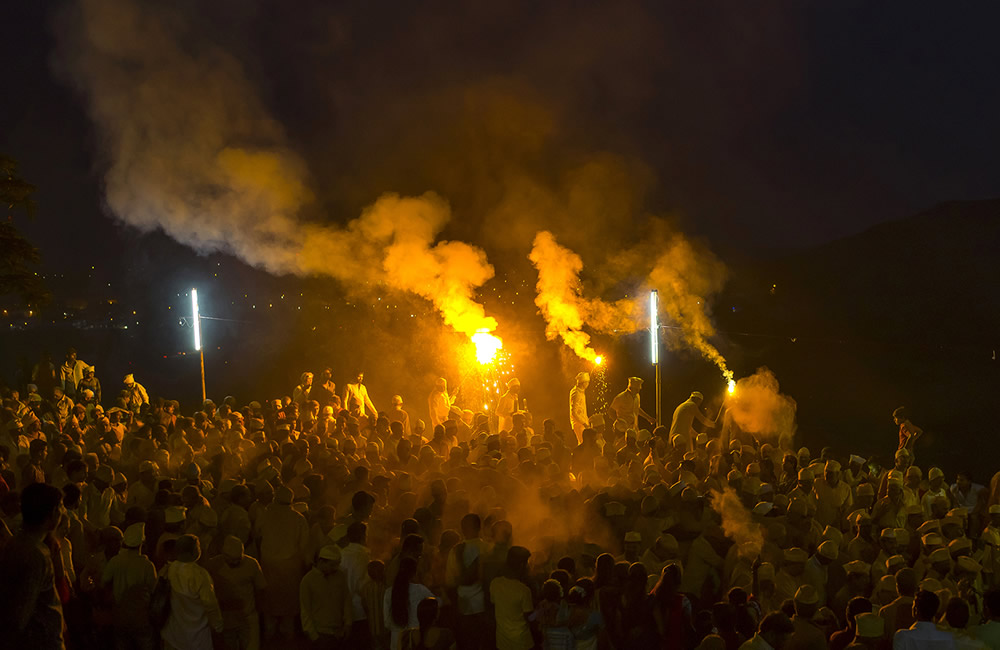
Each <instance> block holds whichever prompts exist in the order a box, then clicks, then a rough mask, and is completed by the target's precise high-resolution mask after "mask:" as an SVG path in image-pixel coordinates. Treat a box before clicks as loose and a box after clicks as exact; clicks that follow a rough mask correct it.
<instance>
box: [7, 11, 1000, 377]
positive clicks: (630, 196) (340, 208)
mask: <svg viewBox="0 0 1000 650" xmlns="http://www.w3.org/2000/svg"><path fill="white" fill-rule="evenodd" d="M109 3H110V4H112V5H114V4H119V5H121V6H126V7H142V8H143V9H142V10H141V11H140V13H142V12H144V11H147V10H148V8H149V7H152V6H154V5H153V4H148V3H142V2H138V0H136V1H135V2H133V1H131V0H85V2H84V3H83V4H89V5H104V4H109ZM75 5H76V3H41V2H21V3H13V4H11V5H10V6H8V7H5V13H4V22H3V26H2V29H3V37H2V38H0V55H2V60H3V61H4V74H3V77H2V79H3V84H4V96H3V100H2V101H0V153H3V154H5V155H7V156H10V157H12V158H14V159H16V160H17V161H19V163H20V165H21V167H20V170H21V174H22V176H23V177H24V178H26V179H27V180H29V181H31V182H33V183H35V184H36V185H37V186H38V193H37V196H36V199H37V202H38V208H39V209H38V214H37V218H36V219H35V220H33V221H27V220H19V221H18V225H19V226H21V227H22V228H23V230H24V232H25V233H26V234H27V235H28V237H29V238H30V239H31V240H32V241H33V242H34V243H35V244H37V245H38V246H39V248H40V249H41V252H42V255H43V268H42V269H41V270H42V271H43V272H44V273H45V274H46V275H47V276H49V277H50V288H52V289H53V290H54V292H55V293H57V294H60V292H61V290H62V289H64V288H65V286H72V287H73V290H74V291H81V292H83V293H84V294H86V295H85V296H84V298H85V299H89V300H90V301H91V302H93V301H94V300H95V299H101V300H103V299H105V298H107V297H113V298H114V300H116V301H119V303H121V302H124V303H127V306H128V307H130V306H133V305H136V306H138V311H139V312H140V314H139V317H140V318H142V317H143V313H149V312H150V310H152V309H154V307H155V308H157V309H159V308H162V309H164V310H165V309H166V307H167V303H169V302H171V301H172V302H174V303H176V306H177V307H178V308H179V307H180V306H182V305H183V304H184V302H185V300H186V294H184V293H183V292H184V290H185V288H186V287H189V286H191V285H192V283H193V282H195V281H200V282H204V283H205V284H208V283H209V282H211V281H213V280H215V279H217V282H218V286H216V287H215V288H214V291H215V298H216V301H215V309H216V313H217V315H226V316H231V317H233V319H234V321H238V320H240V319H247V318H251V316H247V314H248V313H251V312H247V311H246V309H248V306H247V305H244V306H243V310H242V311H239V312H238V313H237V312H236V311H233V312H232V313H230V312H226V313H225V314H223V311H222V308H220V307H219V304H224V303H225V300H224V299H223V300H219V298H220V297H222V296H223V295H224V296H225V297H226V298H230V297H232V298H233V300H232V301H230V302H231V303H232V306H233V307H234V310H235V309H236V308H237V307H239V304H238V300H237V298H238V296H239V295H241V294H242V292H243V290H244V288H245V287H246V286H248V285H253V288H254V289H257V290H259V291H261V292H264V291H266V292H267V295H268V297H267V298H266V299H267V300H278V299H279V298H278V296H279V295H283V294H284V293H288V295H289V296H292V295H295V293H294V292H298V291H299V290H300V289H301V287H300V286H299V285H295V286H294V287H292V286H290V285H287V284H282V283H281V281H280V280H276V281H275V282H274V283H273V284H271V285H266V286H265V284H264V283H263V281H262V280H261V279H260V275H259V274H258V275H254V274H250V273H249V272H248V271H247V270H246V269H245V268H242V265H241V264H240V263H238V262H236V261H234V260H233V259H232V258H229V257H228V256H226V255H214V256H211V257H198V256H196V255H195V253H193V252H192V251H190V250H189V249H186V248H184V247H182V246H180V245H178V244H175V243H173V242H171V241H169V239H168V238H167V237H165V236H164V235H162V234H156V233H152V234H150V233H142V232H140V230H138V229H136V228H134V227H132V226H127V225H125V224H124V223H123V222H122V221H121V220H120V219H119V218H118V217H116V216H114V215H112V214H111V213H110V212H111V211H110V210H108V209H107V208H106V206H105V198H104V180H105V173H106V171H107V168H108V161H109V155H111V154H109V152H108V147H107V143H106V142H105V136H104V134H103V133H102V132H101V130H100V129H99V128H96V127H95V123H94V121H93V120H92V115H91V114H89V113H88V107H87V102H86V100H85V98H84V97H83V96H82V95H81V93H80V92H78V89H79V88H78V86H77V80H75V79H74V76H73V73H72V72H71V70H72V68H73V65H72V63H73V62H72V61H68V60H67V57H69V58H72V56H73V54H72V52H73V50H72V49H71V48H70V49H67V48H66V47H65V34H66V30H67V29H69V30H72V29H73V27H72V26H71V27H67V22H69V23H72V21H71V20H69V21H67V16H69V17H72V15H73V13H72V12H73V10H74V7H75ZM157 11H159V9H157ZM162 11H163V15H164V16H168V17H169V24H167V23H165V27H164V31H165V32H169V33H170V34H171V38H173V39H176V43H177V47H178V48H180V49H181V50H184V51H190V52H194V53H199V52H203V51H218V52H223V53H225V55H226V56H227V57H231V59H232V60H233V61H235V62H238V67H239V69H240V72H241V79H242V80H243V82H244V83H245V87H246V89H247V91H248V92H249V93H251V94H252V95H253V97H254V98H255V99H256V100H257V101H259V103H260V105H261V106H262V111H263V112H264V113H265V114H266V115H267V117H268V118H269V119H270V120H272V121H273V122H274V124H277V125H278V127H277V128H278V129H279V130H280V131H281V133H282V135H281V138H280V140H281V143H282V146H284V147H287V148H288V149H289V150H290V151H292V152H294V155H295V156H296V157H297V159H299V160H301V161H302V164H303V167H304V172H303V174H304V176H305V177H306V178H307V182H308V187H309V190H310V192H311V193H312V195H313V200H312V201H310V202H309V204H308V205H307V206H306V208H305V211H306V212H307V214H306V215H305V216H306V217H307V218H308V219H311V220H313V221H317V222H329V223H336V224H343V223H346V222H347V221H349V220H350V219H353V218H355V217H356V216H357V215H358V214H359V213H360V212H361V210H362V209H363V208H364V207H365V206H367V205H370V204H371V203H372V202H373V201H374V200H375V199H376V198H377V197H379V196H380V195H381V194H383V193H384V192H390V191H394V192H400V193H402V194H405V195H419V194H421V193H423V192H426V191H433V192H436V193H437V194H439V195H440V196H441V197H443V198H444V199H446V200H447V201H448V202H450V204H451V208H452V213H453V215H454V216H453V219H452V221H451V222H450V223H449V224H448V226H447V227H446V229H445V231H444V232H443V236H444V237H447V238H454V239H460V240H463V241H468V242H470V243H473V244H475V245H477V246H480V247H482V248H483V249H484V250H485V251H486V253H487V254H488V256H489V259H490V261H491V262H492V263H493V265H494V266H495V267H496V269H497V276H498V280H497V281H496V283H495V284H494V285H493V286H490V287H489V294H490V295H493V294H497V295H499V294H503V297H502V298H497V299H496V301H500V302H502V301H505V300H506V301H510V300H512V295H515V294H516V295H520V294H521V292H523V295H520V300H522V301H524V302H525V303H526V305H524V306H522V313H523V314H528V315H530V314H531V313H532V312H533V311H534V307H533V306H532V305H531V300H530V298H531V297H532V295H533V293H532V290H531V285H532V283H533V279H532V278H533V275H532V273H533V271H532V269H531V267H530V264H528V262H527V260H526V256H527V253H528V250H530V247H531V237H532V236H533V235H534V232H535V231H536V230H537V229H539V228H542V227H544V228H550V229H552V230H553V232H555V234H556V235H557V236H558V237H559V238H560V240H561V241H564V242H566V243H567V245H569V246H570V247H571V248H573V249H574V250H576V251H578V252H579V253H580V254H581V255H582V256H583V258H584V260H585V262H587V263H588V264H589V263H590V262H591V261H599V260H602V259H603V258H604V257H606V256H607V255H608V254H609V253H611V252H613V251H614V250H615V249H616V248H617V247H619V246H626V245H630V244H633V243H635V241H636V240H637V239H638V238H639V237H640V235H639V233H640V230H641V228H640V226H641V225H642V224H643V223H644V221H645V220H646V219H647V218H648V217H649V215H661V216H666V217H668V218H669V219H671V220H672V223H675V224H676V225H677V227H678V228H679V229H680V230H682V231H683V232H685V233H687V234H688V235H689V236H693V237H695V238H697V239H699V240H700V241H703V242H704V243H705V244H706V245H707V246H708V247H710V248H711V249H713V250H714V251H715V253H716V254H717V255H718V257H720V258H721V259H723V260H725V261H727V262H729V261H732V260H736V259H741V258H744V259H745V258H761V257H767V256H770V255H772V254H773V253H776V252H791V251H802V250H807V249H809V248H811V247H814V246H817V245H821V244H825V243H829V242H832V241H835V240H837V239H840V238H842V237H845V236H848V235H850V234H853V233H857V232H860V231H863V230H865V229H867V228H870V227H872V226H874V225H876V224H880V223H883V222H886V221H891V220H896V219H901V218H904V217H908V216H910V215H913V214H915V213H917V212H920V211H922V210H925V209H928V208H930V207H931V206H933V205H935V204H937V203H940V202H943V201H952V200H969V199H981V198H992V197H997V196H1000V159H998V157H997V156H996V155H995V151H994V150H995V148H996V147H995V146H994V143H995V142H996V141H997V140H998V136H1000V133H998V131H1000V121H998V120H997V115H1000V85H998V84H997V83H996V63H997V61H998V60H1000V41H998V40H997V39H996V37H995V26H996V24H997V22H998V19H1000V6H998V5H996V4H995V3H977V4H976V5H962V6H950V5H941V4H931V3H912V2H880V3H872V2H854V1H845V0H838V1H837V2H814V3H800V2H773V3H765V4H761V3H748V2H729V3H701V2H646V3H643V2H627V1H623V2H602V3H587V2H562V1H555V2H527V1H523V2H522V1H511V2H501V3H485V2H479V3H458V4H456V3H450V2H443V1H431V2H419V3H402V2H399V3H387V2H375V3H373V2H339V3H329V2H321V1H319V0H302V1H299V2H295V3H291V4H290V3H279V2H247V1H245V0H222V1H219V2H213V3H204V2H194V1H190V0H189V1H182V2H176V3H170V8H169V9H166V8H164V9H163V10H162ZM168 12H169V13H168ZM60 16H62V18H61V19H60ZM117 27H121V26H120V25H118V26H117ZM140 78H141V77H140ZM138 86H141V83H140V84H137V92H138V90H139V88H138ZM211 90H212V88H208V87H206V88H199V89H193V92H192V93H191V94H192V95H194V96H197V93H198V92H205V94H206V95H209V94H211ZM165 103H166V104H167V106H165V107H164V108H165V110H166V111H169V110H170V106H169V104H170V102H169V100H168V101H166V102H165ZM179 106H181V107H182V109H183V107H185V106H190V104H189V103H179ZM192 137H194V136H192ZM252 139H253V138H250V140H252ZM243 144H251V145H252V144H253V143H252V142H250V143H243ZM92 266H93V267H94V268H93V269H91V267H92ZM184 266H190V268H186V269H184V270H180V267H184ZM219 269H225V271H226V273H220V274H219V275H215V274H216V273H217V272H218V270H219ZM230 271H231V272H230ZM508 279H509V280H510V284H509V285H507V286H506V288H505V287H504V286H503V282H504V280H508ZM108 283H112V284H108ZM205 284H203V285H202V286H205ZM498 284H499V285H500V286H499V287H498V286H497V285H498ZM310 286H312V287H313V288H314V289H315V287H316V286H317V285H310ZM768 286H769V285H768ZM204 292H205V295H206V296H207V297H212V296H213V288H211V287H208V288H205V289H204ZM319 292H320V293H322V291H321V290H320V291H319ZM99 294H100V295H99ZM112 294H113V295H112ZM272 294H273V295H272ZM59 298H60V299H65V298H66V296H65V291H62V294H61V295H59ZM248 300H250V299H248ZM281 300H284V299H283V298H281ZM261 302H262V301H261ZM487 302H488V304H487V307H488V309H495V308H496V305H490V304H489V300H488V299H487ZM514 302H517V301H516V300H514ZM313 303H315V300H314V301H313ZM262 304H263V302H262ZM310 304H312V303H310ZM339 304H344V303H343V302H341V303H339ZM373 305H374V307H373V308H375V307H378V308H379V309H381V307H382V306H383V305H375V303H374V301H373ZM298 306H300V305H299V304H298V303H297V304H296V305H294V306H293V307H290V308H289V309H293V310H295V311H298V310H297V309H295V308H296V307H298ZM301 306H302V307H303V308H305V309H309V308H310V307H308V306H307V305H306V304H305V303H302V305H301ZM410 306H411V305H409V304H407V305H406V307H403V308H401V309H403V310H404V311H409V309H408V307H410ZM118 308H121V309H122V310H125V311H124V313H126V314H127V313H128V309H127V307H126V306H125V305H121V304H119V306H118V307H116V309H118ZM311 308H315V309H323V310H326V309H328V308H329V306H328V305H325V304H312V307H311ZM253 309H256V306H254V307H253ZM143 310H145V311H143ZM174 313H175V312H173V311H171V312H169V313H167V312H166V311H163V313H162V314H157V315H156V316H155V318H156V319H158V320H160V321H164V322H166V321H171V322H170V325H171V327H174V328H175V330H176V326H175V325H174V324H173V314H174ZM292 313H294V312H292ZM251 315H252V313H251ZM119 318H120V316H119ZM349 318H350V317H347V316H345V317H344V319H343V321H344V322H348V321H349ZM431 318H433V314H431ZM372 322H375V321H372ZM508 322H509V321H508ZM147 323H148V320H147ZM306 325H308V327H306V326H303V325H302V323H299V326H300V327H303V328H304V329H303V331H313V330H314V329H315V327H314V324H312V323H306ZM537 325H538V327H537V329H539V330H541V327H542V326H541V323H540V321H539V322H538V323H537ZM520 326H521V327H523V328H527V327H528V325H527V324H526V321H525V320H523V319H522V320H521V321H520ZM234 327H235V326H234ZM390 329H391V328H390ZM164 331H166V330H164ZM230 334H231V335H232V336H234V337H236V336H242V335H243V334H244V332H242V331H241V330H239V329H238V327H237V328H236V329H234V330H233V331H232V332H231V333H230ZM536 334H537V335H538V336H539V337H540V334H538V333H536ZM156 336H159V337H160V339H159V340H166V339H170V338H171V337H167V336H166V335H165V334H162V333H161V334H156ZM171 336H174V338H177V340H173V339H171V340H170V341H169V342H167V343H163V344H162V345H160V346H159V347H157V349H156V350H153V351H152V352H151V353H150V354H151V355H152V356H155V357H156V358H159V357H160V356H161V355H160V352H161V351H162V352H164V353H165V354H164V355H162V356H163V358H166V353H169V354H174V353H175V352H176V350H177V349H179V346H180V338H179V334H178V332H177V331H174V334H173V335H171ZM260 336H261V338H262V339H266V338H267V337H266V335H264V334H262V335H260ZM154 338H155V337H154ZM57 347H58V346H57ZM161 348H162V349H161ZM97 349H98V348H92V351H91V352H90V354H91V358H94V356H95V355H96V356H97V357H98V358H99V359H100V357H101V355H105V356H108V358H109V359H111V356H110V353H107V352H100V353H98V352H97V351H96V350H97ZM279 353H280V350H272V351H270V352H269V354H271V357H268V358H272V357H274V358H276V357H277V355H278V354H279ZM338 353H345V351H344V350H339V351H335V350H333V349H331V350H330V351H329V354H330V355H334V354H338ZM346 353H348V354H350V350H348V351H347V352H346ZM30 354H31V356H34V355H35V350H34V349H32V350H31V352H30ZM296 354H297V355H298V358H299V359H300V360H301V359H305V358H309V357H310V351H309V350H307V349H303V350H298V351H297V352H296ZM109 363H110V364H111V365H112V368H113V369H114V370H115V371H116V372H117V371H118V370H120V369H124V368H125V363H126V362H125V361H124V360H121V359H112V360H110V361H109ZM129 363H131V361H129ZM210 363H220V362H218V361H212V362H210ZM226 363H228V361H227V362H226ZM296 363H299V361H294V362H293V363H292V364H291V365H290V367H289V368H288V369H286V371H285V375H284V376H283V377H282V381H283V382H286V381H288V380H289V379H288V378H294V377H295V376H297V372H298V371H297V370H292V368H293V367H294V368H298V367H300V366H296V365H295V364H296ZM212 371H213V372H218V369H217V368H215V369H213V370H212ZM373 374H374V373H373ZM424 379H425V378H424V377H422V376H421V377H416V378H415V379H414V380H415V381H416V380H419V381H423V380H424ZM372 381H378V380H377V379H373V380H372ZM383 392H384V391H383Z"/></svg>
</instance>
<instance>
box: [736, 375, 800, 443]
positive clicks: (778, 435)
mask: <svg viewBox="0 0 1000 650" xmlns="http://www.w3.org/2000/svg"><path fill="white" fill-rule="evenodd" d="M727 404H728V407H727V414H728V416H729V417H730V418H732V421H733V423H734V424H736V425H737V426H739V428H740V429H742V430H743V431H744V432H746V433H750V434H753V435H756V436H760V437H762V438H768V439H772V440H785V441H788V442H790V441H791V439H792V437H793V436H794V435H795V428H796V424H795V409H796V404H795V400H794V399H792V398H791V397H789V396H788V395H784V394H782V393H781V391H780V389H779V386H778V379H777V377H775V376H774V373H773V372H771V371H770V370H768V369H767V368H758V369H757V372H755V373H754V374H753V375H751V376H749V377H744V378H742V379H740V380H739V381H737V382H736V390H735V391H734V393H733V395H732V396H731V397H730V398H729V401H728V402H727Z"/></svg>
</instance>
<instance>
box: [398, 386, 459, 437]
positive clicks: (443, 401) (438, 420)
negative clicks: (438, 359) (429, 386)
mask: <svg viewBox="0 0 1000 650" xmlns="http://www.w3.org/2000/svg"><path fill="white" fill-rule="evenodd" d="M400 404H402V398H400ZM454 404H455V396H453V395H449V394H448V380H447V379H445V378H444V377H438V378H437V380H436V381H435V382H434V390H433V391H432V392H431V394H430V395H429V396H428V397H427V409H428V410H429V411H430V414H431V431H433V430H434V428H435V427H436V426H437V425H439V424H444V421H445V420H447V419H448V412H449V411H450V410H451V407H452V406H453V405H454Z"/></svg>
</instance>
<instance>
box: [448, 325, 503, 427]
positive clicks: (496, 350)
mask: <svg viewBox="0 0 1000 650" xmlns="http://www.w3.org/2000/svg"><path fill="white" fill-rule="evenodd" d="M471 339H472V341H471V342H472V345H471V346H470V354H469V355H468V356H466V357H465V359H466V360H467V361H466V363H465V364H463V365H464V370H463V371H462V374H463V376H464V377H465V379H463V380H462V383H461V385H462V387H463V388H462V390H461V398H460V399H461V401H462V403H463V404H465V405H466V408H478V407H479V406H480V405H481V406H482V409H483V412H485V413H490V412H492V410H493V409H494V408H495V406H496V403H497V401H498V400H499V399H500V396H501V395H503V393H504V391H505V390H506V389H507V381H508V380H509V379H510V378H512V377H513V376H514V365H513V363H512V362H511V357H510V354H508V352H507V351H506V350H505V349H504V347H503V341H502V340H501V339H500V338H499V337H497V336H494V335H493V334H490V332H489V331H488V330H479V331H477V332H476V333H475V334H473V335H472V337H471Z"/></svg>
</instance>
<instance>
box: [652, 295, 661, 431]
mask: <svg viewBox="0 0 1000 650" xmlns="http://www.w3.org/2000/svg"><path fill="white" fill-rule="evenodd" d="M659 298H660V296H659V294H658V293H657V292H656V289H653V290H652V291H650V292H649V360H650V361H651V362H652V364H653V367H654V368H656V425H657V426H659V425H660V423H661V422H662V421H663V420H662V418H661V417H660V323H659V314H658V310H659V306H660V305H659Z"/></svg>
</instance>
